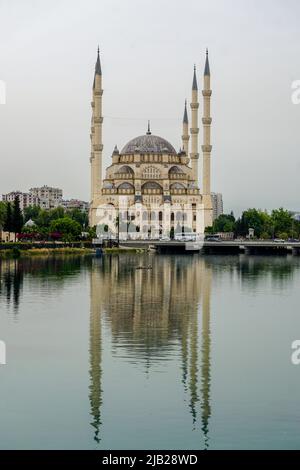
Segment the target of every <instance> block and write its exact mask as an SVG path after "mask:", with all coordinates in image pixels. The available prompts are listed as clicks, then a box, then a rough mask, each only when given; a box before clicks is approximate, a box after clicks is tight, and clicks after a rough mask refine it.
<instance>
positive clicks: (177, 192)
mask: <svg viewBox="0 0 300 470" xmlns="http://www.w3.org/2000/svg"><path fill="white" fill-rule="evenodd" d="M170 194H171V195H176V194H186V189H185V188H180V189H179V188H176V189H175V188H173V189H170Z"/></svg>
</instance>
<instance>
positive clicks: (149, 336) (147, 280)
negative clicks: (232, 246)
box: [90, 256, 211, 448]
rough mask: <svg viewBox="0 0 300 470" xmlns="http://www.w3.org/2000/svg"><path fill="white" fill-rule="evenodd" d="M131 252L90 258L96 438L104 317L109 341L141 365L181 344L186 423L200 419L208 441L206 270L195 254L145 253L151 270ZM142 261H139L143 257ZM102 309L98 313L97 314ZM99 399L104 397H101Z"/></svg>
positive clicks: (97, 434)
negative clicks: (139, 265)
mask: <svg viewBox="0 0 300 470" xmlns="http://www.w3.org/2000/svg"><path fill="white" fill-rule="evenodd" d="M137 262H138V260H137V259H132V258H128V257H123V258H122V257H107V258H106V257H104V258H103V259H101V260H97V259H95V260H94V262H93V266H92V268H91V271H90V276H91V284H90V285H91V290H90V297H91V312H90V378H91V386H90V403H91V412H92V416H93V422H92V425H93V427H94V428H95V433H94V439H95V440H96V441H97V442H99V441H100V440H101V405H102V387H101V381H102V366H101V353H102V346H101V339H102V331H101V328H102V325H103V320H104V319H105V323H107V322H108V323H109V324H110V327H111V334H112V342H113V345H114V347H115V350H117V349H118V347H120V348H122V354H124V351H123V349H124V347H125V348H130V350H128V351H127V353H126V354H127V358H128V360H130V357H132V358H135V360H140V361H144V362H145V364H146V366H148V367H150V365H151V363H155V361H157V360H160V361H162V360H164V359H165V360H167V359H168V354H169V352H170V349H171V347H170V346H171V345H173V344H174V343H176V344H178V345H179V347H180V355H181V370H179V371H178V373H179V374H180V375H181V377H182V385H183V387H184V390H185V393H186V394H187V395H188V403H189V411H190V413H191V416H192V426H193V427H194V428H196V426H198V422H197V421H198V420H199V419H200V426H201V428H202V432H203V435H204V441H205V447H206V448H208V445H209V419H210V415H211V408H210V347H211V339H210V296H211V269H210V267H209V266H207V265H206V263H205V261H204V260H203V259H201V258H199V257H193V256H192V257H189V256H188V257H179V258H178V257H158V256H155V257H152V259H151V264H152V269H149V270H136V269H135V266H136V264H137ZM145 263H146V261H145ZM101 316H104V317H105V318H101ZM103 398H104V399H105V397H103Z"/></svg>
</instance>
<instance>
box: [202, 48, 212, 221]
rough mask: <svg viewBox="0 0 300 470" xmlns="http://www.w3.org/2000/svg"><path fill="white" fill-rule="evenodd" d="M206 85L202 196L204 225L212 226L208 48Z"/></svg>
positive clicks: (205, 74) (204, 93)
mask: <svg viewBox="0 0 300 470" xmlns="http://www.w3.org/2000/svg"><path fill="white" fill-rule="evenodd" d="M203 81H204V87H203V91H202V95H203V118H202V123H203V145H202V152H203V175H202V177H203V181H202V194H203V196H202V198H203V204H204V227H210V226H212V201H211V190H210V156H211V150H212V146H211V141H210V134H211V122H212V119H211V117H210V98H211V94H212V91H211V89H210V67H209V60H208V50H207V49H206V58H205V67H204V80H203Z"/></svg>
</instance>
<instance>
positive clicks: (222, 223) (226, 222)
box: [212, 213, 235, 233]
mask: <svg viewBox="0 0 300 470" xmlns="http://www.w3.org/2000/svg"><path fill="white" fill-rule="evenodd" d="M234 231H235V218H234V215H233V214H232V213H231V214H229V215H228V214H221V215H219V217H218V218H217V219H216V220H214V222H213V226H212V232H213V233H217V232H234Z"/></svg>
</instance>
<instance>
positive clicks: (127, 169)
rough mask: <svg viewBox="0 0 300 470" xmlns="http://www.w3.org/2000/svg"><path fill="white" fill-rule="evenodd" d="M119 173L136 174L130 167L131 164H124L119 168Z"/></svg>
mask: <svg viewBox="0 0 300 470" xmlns="http://www.w3.org/2000/svg"><path fill="white" fill-rule="evenodd" d="M117 173H125V174H127V175H128V174H131V175H133V174H134V171H133V169H132V168H130V166H128V165H123V166H121V168H119V169H118V170H117Z"/></svg>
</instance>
